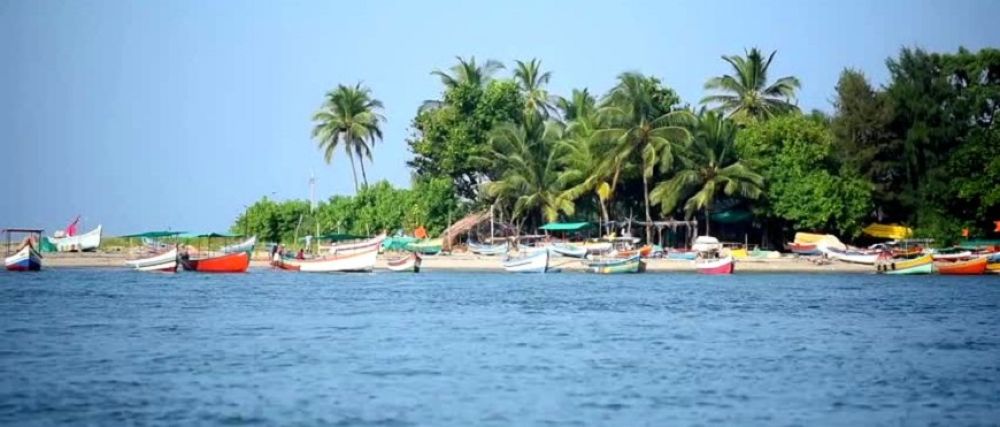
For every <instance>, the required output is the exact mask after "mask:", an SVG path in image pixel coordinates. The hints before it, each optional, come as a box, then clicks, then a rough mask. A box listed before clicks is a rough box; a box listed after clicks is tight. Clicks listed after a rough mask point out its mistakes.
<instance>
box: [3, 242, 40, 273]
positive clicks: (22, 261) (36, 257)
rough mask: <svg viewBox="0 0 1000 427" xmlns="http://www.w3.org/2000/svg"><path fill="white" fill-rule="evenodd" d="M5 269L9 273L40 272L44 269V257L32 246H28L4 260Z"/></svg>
mask: <svg viewBox="0 0 1000 427" xmlns="http://www.w3.org/2000/svg"><path fill="white" fill-rule="evenodd" d="M4 268H6V269H7V271H39V270H41V269H42V255H41V254H39V253H38V251H36V250H35V248H34V247H32V246H31V245H27V246H25V247H23V248H21V250H19V251H17V253H16V254H14V255H11V256H9V257H6V258H4Z"/></svg>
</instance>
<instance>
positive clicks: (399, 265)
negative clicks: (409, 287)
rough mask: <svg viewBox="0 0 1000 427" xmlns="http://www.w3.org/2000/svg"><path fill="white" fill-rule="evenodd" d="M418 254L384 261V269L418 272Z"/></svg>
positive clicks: (413, 253) (411, 253) (412, 253)
mask: <svg viewBox="0 0 1000 427" xmlns="http://www.w3.org/2000/svg"><path fill="white" fill-rule="evenodd" d="M420 261H421V259H420V254H418V253H416V252H410V253H409V254H407V255H406V256H403V257H400V258H396V259H390V260H388V261H386V268H388V269H389V270H392V271H401V272H402V271H412V272H414V273H419V272H420Z"/></svg>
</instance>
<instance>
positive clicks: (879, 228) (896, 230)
mask: <svg viewBox="0 0 1000 427" xmlns="http://www.w3.org/2000/svg"><path fill="white" fill-rule="evenodd" d="M861 231H863V232H864V233H865V234H867V235H869V236H872V237H878V238H880V239H895V240H900V239H905V238H908V237H910V236H912V235H913V229H912V228H909V227H904V226H902V225H896V224H870V225H869V226H867V227H865V228H862V229H861Z"/></svg>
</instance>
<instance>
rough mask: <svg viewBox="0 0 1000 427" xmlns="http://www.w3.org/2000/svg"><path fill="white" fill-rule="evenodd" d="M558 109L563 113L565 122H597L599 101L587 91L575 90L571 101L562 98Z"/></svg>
mask: <svg viewBox="0 0 1000 427" xmlns="http://www.w3.org/2000/svg"><path fill="white" fill-rule="evenodd" d="M556 107H557V108H558V109H559V110H560V111H562V116H563V120H565V121H566V122H575V121H579V120H581V119H584V120H589V121H596V117H597V116H596V113H597V100H596V99H594V96H593V95H591V94H590V91H588V90H587V89H583V90H580V89H573V94H572V95H571V96H570V97H569V99H566V98H562V97H560V98H559V99H557V100H556Z"/></svg>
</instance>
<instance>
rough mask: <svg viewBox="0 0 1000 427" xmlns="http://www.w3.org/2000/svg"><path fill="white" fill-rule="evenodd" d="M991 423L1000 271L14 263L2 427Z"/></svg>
mask: <svg viewBox="0 0 1000 427" xmlns="http://www.w3.org/2000/svg"><path fill="white" fill-rule="evenodd" d="M998 421H1000V277H995V276H993V277H990V276H982V277H942V276H924V277H912V276H911V277H886V276H876V275H862V274H854V275H829V274H827V275H823V274H816V275H801V274H736V275H733V276H715V277H709V276H699V275H695V274H642V275H634V276H593V275H585V274H575V273H562V274H549V275H511V274H502V273H472V272H467V273H455V272H448V273H444V272H441V273H435V272H426V273H420V274H400V273H384V272H377V273H374V274H314V275H310V274H298V273H289V272H275V271H270V270H266V269H260V270H251V271H250V272H249V273H247V274H240V275H202V274H187V273H178V274H174V275H164V274H148V273H147V274H143V273H136V272H132V271H124V270H99V269H81V270H70V269H64V270H62V269H61V270H57V269H50V270H46V271H42V272H40V273H36V274H24V273H22V274H14V273H0V424H16V425H50V424H60V423H62V424H73V425H122V424H174V425H176V424H180V425H191V424H259V425H345V426H347V425H360V426H368V425H383V426H408V425H431V426H445V425H451V426H470V425H622V426H638V425H650V426H664V425H690V424H701V425H703V424H716V423H722V424H729V425H796V424H797V425H817V424H825V425H829V424H834V425H914V424H940V425H949V426H951V425H969V424H996V423H997V422H998Z"/></svg>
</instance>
